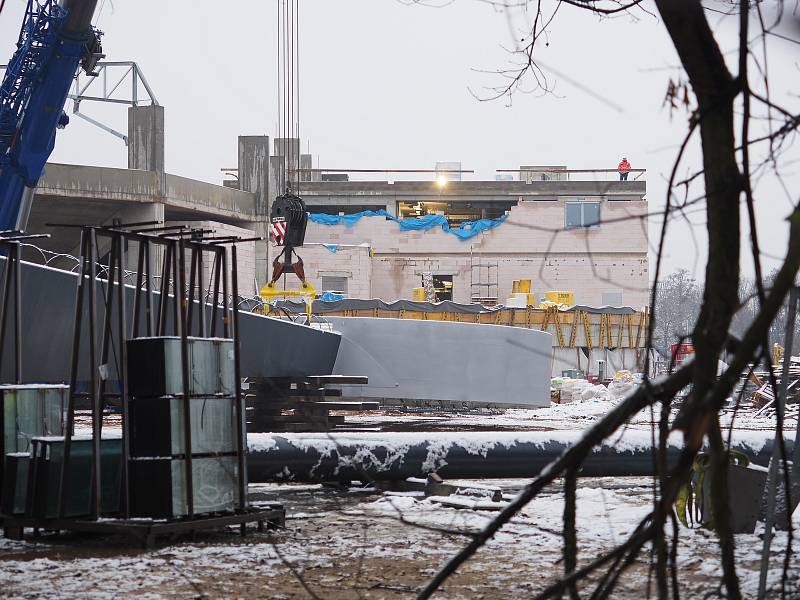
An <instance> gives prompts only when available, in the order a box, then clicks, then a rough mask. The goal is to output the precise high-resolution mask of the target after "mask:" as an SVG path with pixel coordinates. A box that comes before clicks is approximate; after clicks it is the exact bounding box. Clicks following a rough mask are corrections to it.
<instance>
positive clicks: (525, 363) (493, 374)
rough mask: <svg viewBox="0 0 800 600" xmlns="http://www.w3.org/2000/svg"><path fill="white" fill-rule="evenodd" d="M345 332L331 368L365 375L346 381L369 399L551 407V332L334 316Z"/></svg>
mask: <svg viewBox="0 0 800 600" xmlns="http://www.w3.org/2000/svg"><path fill="white" fill-rule="evenodd" d="M329 320H330V322H331V323H332V324H333V327H334V330H335V331H338V332H340V333H341V334H342V342H341V345H340V346H339V354H338V356H337V358H336V364H335V366H334V373H336V374H340V375H367V376H368V377H369V385H366V386H346V387H345V394H347V395H352V396H356V397H364V398H387V399H408V400H423V401H434V402H435V401H443V402H469V403H478V404H483V405H486V404H506V405H507V404H513V405H526V406H549V405H550V364H551V360H552V359H551V346H552V340H553V338H552V336H551V335H550V334H549V333H545V332H542V331H537V330H532V329H522V328H517V327H503V326H499V325H479V324H475V323H451V322H442V321H413V320H400V319H373V318H366V317H364V318H361V317H330V318H329Z"/></svg>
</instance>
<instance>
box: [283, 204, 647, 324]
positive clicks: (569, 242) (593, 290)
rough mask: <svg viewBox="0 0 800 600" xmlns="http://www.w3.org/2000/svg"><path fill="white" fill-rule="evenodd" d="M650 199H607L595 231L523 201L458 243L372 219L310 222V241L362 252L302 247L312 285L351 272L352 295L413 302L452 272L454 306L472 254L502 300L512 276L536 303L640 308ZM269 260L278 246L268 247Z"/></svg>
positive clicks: (558, 210) (465, 285) (466, 288)
mask: <svg viewBox="0 0 800 600" xmlns="http://www.w3.org/2000/svg"><path fill="white" fill-rule="evenodd" d="M646 214H647V202H644V201H622V202H608V201H603V202H602V205H601V219H602V221H603V222H602V224H601V225H600V226H599V227H596V228H592V229H574V230H564V202H563V201H552V202H534V201H531V202H523V203H521V204H519V205H518V206H516V207H514V208H513V209H512V210H511V213H510V215H509V218H508V219H507V220H506V222H505V223H503V224H502V225H500V226H499V227H497V228H495V229H492V230H491V231H488V232H485V233H482V234H480V235H478V236H476V237H474V238H472V239H470V240H466V241H462V240H460V239H459V238H457V237H456V236H454V235H452V234H449V233H446V232H443V231H441V230H438V229H436V230H430V231H427V232H404V231H401V230H400V228H399V226H398V225H397V223H395V222H392V221H387V220H385V219H382V218H380V217H366V218H363V219H361V220H360V221H359V222H358V223H357V224H356V225H354V226H353V227H352V228H347V227H345V226H344V225H337V226H329V225H317V224H314V223H309V224H308V230H307V233H306V241H307V242H319V243H333V244H362V243H365V242H366V243H369V244H371V245H372V247H373V248H374V252H375V256H374V257H373V258H371V259H370V258H369V254H368V251H367V249H365V248H341V249H340V250H339V251H338V252H336V253H332V252H330V251H328V250H326V249H325V248H323V247H322V246H316V245H310V246H304V247H303V248H301V249H299V250H298V253H299V254H300V256H301V257H302V258H303V261H304V262H305V265H306V274H307V276H308V278H309V280H310V281H311V282H312V285H314V286H315V287H319V286H320V285H321V279H320V277H319V273H320V272H330V271H346V272H350V273H351V280H350V283H349V295H350V297H353V298H369V297H372V298H382V299H384V300H387V301H391V300H395V299H397V298H410V297H411V290H412V288H414V287H419V286H420V285H421V282H422V279H421V275H420V273H421V272H423V271H432V272H434V273H441V274H454V277H453V292H454V300H456V301H459V302H469V301H470V298H471V288H470V283H471V269H470V252H471V251H472V253H473V254H474V256H475V257H478V258H481V259H482V260H484V261H487V262H496V263H498V280H499V293H498V296H499V297H500V300H501V301H503V300H504V299H505V298H506V297H507V296H508V294H509V293H510V292H511V282H512V281H513V280H515V279H531V280H532V287H533V290H532V291H533V292H534V293H535V294H537V295H539V296H541V295H543V294H544V292H546V291H549V290H572V291H574V292H575V300H576V302H578V303H584V304H594V305H599V304H600V303H601V300H602V294H603V292H610V291H619V290H621V291H622V293H623V300H624V303H625V304H628V305H631V306H633V307H635V308H639V307H641V306H644V305H645V304H646V303H647V298H648V259H647V250H648V246H647V223H646V220H645V219H646ZM270 252H271V256H270V260H272V257H273V256H274V253H275V248H274V247H272V248H270ZM287 283H288V284H289V286H290V287H292V288H296V287H297V284H296V282H295V281H294V278H292V277H290V278H289V279H288V280H287Z"/></svg>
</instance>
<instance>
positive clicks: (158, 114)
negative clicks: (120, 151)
mask: <svg viewBox="0 0 800 600" xmlns="http://www.w3.org/2000/svg"><path fill="white" fill-rule="evenodd" d="M128 168H129V169H141V170H143V171H155V172H157V173H163V172H164V107H163V106H155V105H152V106H131V107H129V108H128Z"/></svg>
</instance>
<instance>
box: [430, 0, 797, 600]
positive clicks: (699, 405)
mask: <svg viewBox="0 0 800 600" xmlns="http://www.w3.org/2000/svg"><path fill="white" fill-rule="evenodd" d="M491 4H493V5H495V6H502V5H504V6H506V7H507V6H509V5H511V4H513V5H515V6H525V7H530V14H531V17H530V33H529V35H528V36H527V37H526V38H525V39H524V40H523V47H522V48H520V49H519V50H518V52H517V53H516V55H515V56H516V57H517V58H518V59H519V61H518V62H517V63H516V64H514V65H513V66H512V67H511V68H509V69H505V70H500V71H498V72H497V74H498V75H500V76H501V77H502V78H503V81H502V84H501V85H500V86H499V87H497V88H495V89H494V90H493V92H494V94H493V97H503V96H508V95H510V94H513V93H514V92H515V91H516V90H517V89H518V88H519V86H520V85H521V82H523V81H524V80H525V78H531V79H533V81H534V82H535V84H536V85H539V86H540V87H542V88H546V81H545V80H544V78H543V77H542V72H541V70H540V69H539V67H538V65H537V60H536V57H537V49H538V47H539V46H538V44H539V42H541V41H542V40H543V38H544V37H545V36H546V34H547V31H548V29H549V28H551V27H553V26H554V19H555V16H556V13H557V12H558V11H559V9H562V8H577V9H580V10H589V11H592V12H594V13H596V14H598V15H602V16H609V15H613V14H618V13H622V12H626V11H638V10H645V8H644V7H643V6H642V4H641V1H640V0H633V1H631V2H622V1H614V0H560V1H558V0H557V1H555V2H552V3H546V2H545V1H544V0H538V1H537V2H513V3H511V2H501V1H499V0H498V1H492V2H491ZM655 7H656V10H657V12H658V15H659V17H660V20H661V22H662V23H663V25H664V27H665V28H666V30H667V32H668V34H669V36H670V38H671V40H672V42H673V45H674V47H675V49H676V51H677V54H678V56H679V58H680V61H681V65H682V67H683V70H684V72H685V75H686V78H687V79H688V84H686V87H685V89H684V94H683V97H684V98H685V101H684V104H685V105H687V106H690V107H691V111H690V112H691V114H690V118H689V121H688V128H687V133H686V137H685V139H684V142H683V144H682V145H681V148H680V150H679V152H678V154H677V157H676V159H675V163H674V166H673V169H672V174H671V177H670V180H669V186H668V192H667V198H666V203H665V208H664V213H663V223H662V231H661V236H660V240H659V246H658V255H657V258H656V265H655V280H656V282H658V281H659V279H660V272H661V257H662V251H663V248H664V243H665V233H666V228H667V226H668V224H669V222H670V218H671V217H672V216H673V215H674V214H676V213H679V212H680V211H681V210H682V209H683V208H684V207H685V205H686V200H685V198H687V197H688V193H687V190H688V189H689V187H690V186H692V185H694V186H698V185H700V186H702V194H701V198H700V200H702V202H703V204H704V205H705V217H706V229H707V234H708V260H707V263H706V268H705V277H704V284H703V289H702V297H701V302H700V305H699V311H698V313H697V319H696V322H694V326H693V329H692V331H691V339H692V341H693V343H694V346H695V359H694V361H693V362H692V363H690V364H688V365H686V366H683V367H681V368H680V369H678V370H677V371H675V372H673V373H672V374H670V375H669V376H668V377H666V378H665V379H663V380H661V381H652V380H649V379H648V380H645V383H644V385H643V386H642V387H641V388H639V389H638V390H637V391H636V392H635V393H634V394H633V395H631V396H629V397H628V398H627V399H626V400H624V401H623V402H622V403H621V404H619V405H618V406H617V407H616V408H615V409H613V410H612V411H611V412H610V413H608V414H607V415H606V416H605V417H604V418H603V419H601V420H600V421H598V422H597V423H596V424H595V425H593V426H592V427H591V428H589V429H588V430H587V431H586V432H585V434H584V436H583V437H582V439H581V440H580V441H579V442H577V443H576V444H575V445H574V446H573V447H572V448H570V449H569V450H568V451H567V452H566V453H565V454H564V455H562V456H561V457H559V458H558V459H557V460H555V461H554V462H553V463H552V464H550V465H549V466H548V467H547V468H546V469H544V470H543V471H542V473H540V475H539V476H538V477H537V478H536V479H534V480H533V481H531V482H530V483H529V484H528V485H527V486H526V487H525V488H524V490H523V491H522V492H521V493H520V494H519V496H518V497H517V498H516V499H515V500H514V501H512V502H511V503H510V504H509V505H508V506H507V507H506V508H505V509H504V510H503V511H502V512H501V513H500V514H499V515H498V516H497V518H495V519H494V520H493V521H492V522H491V523H490V524H489V525H488V526H487V527H486V528H485V529H484V530H483V531H482V532H481V533H480V534H478V535H476V536H475V537H474V538H473V539H472V541H471V542H470V543H469V544H467V545H466V546H465V547H464V548H463V549H462V550H461V551H460V552H459V553H458V554H457V555H456V556H454V557H453V558H452V559H451V560H450V561H449V562H448V563H447V564H445V565H444V566H443V567H442V569H441V570H440V571H439V572H438V573H437V574H436V575H435V576H434V577H433V578H432V579H431V580H430V582H429V583H428V584H427V586H426V587H425V588H424V589H423V590H422V591H421V593H420V597H421V598H427V597H430V596H431V595H432V594H433V593H434V592H435V591H436V590H437V589H438V588H439V587H440V586H441V585H442V583H443V582H444V581H445V580H446V579H447V578H448V577H449V576H450V575H452V574H453V573H454V572H455V571H456V570H457V569H458V568H459V567H460V566H461V565H463V564H464V563H465V561H467V560H469V559H470V557H472V556H473V554H474V553H475V552H476V551H477V550H478V549H479V548H480V547H481V546H483V545H484V544H485V543H486V542H487V541H488V540H489V539H491V538H492V536H494V534H495V533H496V532H497V531H498V530H499V529H500V528H501V527H503V526H504V525H505V524H506V523H508V522H509V521H510V520H511V519H512V517H514V516H515V515H516V514H517V513H518V512H519V511H520V510H521V509H522V508H523V507H524V506H525V505H526V504H528V503H529V502H531V501H532V500H534V499H535V498H536V497H537V495H538V494H539V493H540V492H541V491H542V490H543V489H544V488H545V487H546V486H547V485H549V484H551V483H553V482H554V481H555V480H556V479H557V478H560V477H565V478H566V484H565V492H566V493H565V496H566V507H565V512H564V541H565V559H566V560H565V561H564V562H565V567H566V570H567V572H566V573H565V574H564V576H563V577H561V578H560V579H559V580H558V581H556V582H555V583H553V584H552V585H551V586H550V587H548V588H547V589H546V590H544V591H543V592H542V593H541V594H540V597H543V598H547V597H560V596H561V595H562V594H563V593H564V592H567V591H569V593H570V595H571V596H572V597H575V596H576V595H577V589H578V587H577V586H578V584H579V583H580V584H584V585H586V584H587V582H588V581H591V584H592V585H593V586H594V593H593V595H592V598H608V597H612V596H613V592H614V589H615V587H616V585H617V583H618V581H619V579H620V577H622V576H623V574H624V573H625V571H626V570H627V569H628V568H630V567H631V565H632V564H634V563H635V561H636V560H637V558H638V557H639V556H640V554H641V552H642V551H643V549H644V548H645V547H647V546H648V545H649V547H650V548H651V551H652V555H653V556H654V565H653V568H654V573H655V581H656V589H657V592H658V597H659V598H662V599H666V598H669V597H670V596H674V597H677V595H678V589H677V573H676V569H677V567H676V566H675V564H674V560H672V561H671V560H670V559H669V557H670V555H673V556H674V554H673V552H674V547H675V545H676V544H677V543H678V540H677V534H675V533H674V531H676V529H674V530H673V526H674V522H675V521H674V510H673V504H674V502H675V500H676V497H677V494H678V490H679V489H680V487H681V486H682V485H683V484H684V483H685V482H686V481H687V480H688V479H689V477H690V476H691V469H692V464H693V461H694V459H695V457H696V455H697V453H698V452H699V451H700V450H701V448H703V445H704V443H706V444H707V448H708V451H709V453H710V456H711V467H710V471H709V476H710V478H711V479H710V482H711V500H712V509H713V513H714V515H715V526H716V532H717V536H718V541H719V552H720V557H721V561H722V568H723V578H722V580H723V587H724V590H725V595H726V596H727V597H728V598H734V599H735V598H740V597H741V591H740V584H739V579H738V576H737V570H736V564H735V560H734V537H733V534H732V531H731V525H730V511H729V506H728V497H727V490H728V482H727V477H728V462H729V457H728V450H727V448H726V445H725V440H724V438H723V434H722V429H721V426H720V420H719V413H720V411H721V409H722V406H723V403H724V402H725V400H726V399H727V398H728V396H729V395H730V393H731V391H732V389H733V386H734V384H735V383H736V382H737V380H738V379H739V377H740V374H741V373H742V371H743V370H744V369H746V368H747V366H748V365H749V364H751V363H754V362H758V361H759V360H760V359H761V358H762V357H763V356H765V355H768V354H769V345H770V342H769V334H770V331H771V329H772V328H773V327H774V326H775V323H776V318H777V317H778V316H779V314H780V312H781V308H782V307H783V306H784V302H785V299H786V296H787V293H788V291H789V290H790V288H791V287H792V285H794V281H795V278H796V275H797V272H798V267H800V209H798V207H797V202H796V201H793V206H794V208H793V210H792V212H791V214H790V215H788V222H789V228H790V232H789V244H788V248H787V251H786V255H785V257H784V259H783V262H782V265H781V266H780V268H779V269H778V270H777V271H776V272H775V274H774V277H772V278H771V281H770V282H769V285H766V283H767V282H765V279H764V277H763V275H762V271H761V251H760V247H759V240H758V236H757V229H756V211H755V208H754V202H755V200H754V193H753V185H752V183H751V177H752V176H753V174H754V172H755V171H756V170H757V169H771V170H772V175H773V176H774V177H776V178H780V171H779V166H778V165H779V161H778V158H779V156H780V153H781V152H782V151H783V150H784V149H785V148H786V147H787V145H788V144H789V143H790V142H791V139H792V136H793V134H794V132H795V131H796V129H797V127H798V125H800V114H797V113H796V112H792V110H790V109H788V108H785V107H783V106H780V105H778V104H777V103H775V102H774V101H773V100H772V99H771V97H770V92H769V90H770V86H769V81H768V72H769V69H768V65H767V64H766V39H767V37H768V36H771V35H779V34H777V33H776V31H775V29H776V27H777V25H778V23H779V21H780V19H781V18H782V17H783V11H782V10H781V8H782V7H781V6H780V5H778V9H779V10H778V12H777V18H776V19H774V20H773V21H772V22H770V23H768V22H767V21H766V17H765V15H764V14H763V12H762V4H761V3H757V2H756V3H751V2H748V1H747V0H741V2H729V3H719V4H717V5H714V6H709V7H704V5H703V4H702V3H701V2H700V0H682V1H675V0H655ZM708 11H713V12H714V13H715V14H720V13H721V14H723V15H727V16H728V17H730V18H737V19H738V25H739V40H738V55H737V59H738V60H737V61H736V62H737V64H738V69H737V73H736V74H733V73H731V71H730V70H729V68H728V66H727V64H726V62H725V59H724V55H723V52H722V51H721V49H720V46H719V44H718V41H717V39H716V38H715V36H714V33H713V32H712V28H711V26H710V24H709V20H708V16H707V13H708ZM751 21H752V22H754V23H757V26H756V27H753V28H752V29H753V30H755V32H756V33H755V35H754V34H753V32H752V31H751ZM751 36H752V37H751ZM759 44H763V45H764V51H763V57H761V54H759V57H758V58H757V57H756V54H755V50H754V48H755V47H756V46H757V45H759ZM753 62H755V63H756V64H757V70H758V75H757V76H755V77H753V76H751V75H750V67H751V63H753ZM755 83H758V85H756V84H755ZM671 85H672V89H673V95H678V94H680V88H681V86H683V85H684V84H681V83H678V84H675V83H672V82H671ZM689 90H691V95H692V96H693V101H691V100H690V98H689V94H688V91H689ZM759 90H761V91H759ZM737 111H738V112H737ZM755 113H757V114H758V118H759V122H763V123H766V127H765V128H764V131H763V132H762V133H760V134H759V135H754V134H753V133H752V132H751V125H752V121H753V119H754V115H755ZM695 134H698V135H699V141H700V146H701V148H702V156H703V158H702V165H699V166H698V167H697V168H696V170H695V171H694V173H693V174H692V175H691V176H690V177H688V178H687V179H685V180H683V181H677V177H676V174H677V172H678V169H679V166H680V165H681V163H682V161H683V159H684V153H685V150H686V148H687V146H688V144H689V141H690V139H691V138H692V137H693V136H694V135H695ZM757 145H760V146H759V147H763V146H765V145H766V146H767V147H768V148H767V152H766V158H765V159H764V160H763V161H762V162H760V163H758V164H754V162H755V161H754V159H753V158H752V157H751V151H752V150H753V149H754V148H756V147H757ZM695 202H696V201H695ZM740 207H744V208H745V209H746V211H745V213H746V215H747V222H746V227H747V229H746V231H748V232H749V239H750V242H749V248H747V249H746V251H748V252H749V253H750V254H751V255H752V261H753V263H754V265H755V279H754V282H753V288H754V302H755V305H754V306H755V307H756V308H755V309H754V310H753V312H752V318H749V319H746V321H747V325H746V327H745V328H744V329H743V330H742V334H741V337H740V339H739V340H738V341H737V342H736V343H735V344H734V345H731V344H730V343H729V341H730V338H729V331H730V329H731V326H732V323H733V319H734V317H735V316H736V315H737V313H738V312H739V311H740V310H741V308H742V305H743V301H744V302H745V303H746V300H747V299H742V298H740V295H739V286H740V269H741V253H742V251H743V250H742V248H740V245H741V244H740V239H741V232H742V227H743V225H742V223H740V217H739V215H740ZM659 292H660V288H659V286H658V285H657V284H656V286H655V288H654V291H653V294H652V304H651V310H652V313H653V314H652V321H651V324H652V325H653V327H651V330H650V333H649V344H650V346H651V347H652V346H653V345H654V344H655V343H656V337H657V334H656V328H657V327H662V328H663V327H669V326H670V324H669V319H670V318H672V317H670V316H669V315H664V319H665V320H664V324H662V325H659V320H660V318H661V315H660V314H659V311H658V310H657V308H658V306H659V303H658V294H659ZM662 343H663V342H662ZM726 350H727V351H729V352H730V354H731V355H732V358H731V360H730V363H729V367H728V368H727V370H725V371H724V372H723V373H722V375H721V376H719V377H718V376H717V370H718V361H719V360H720V358H721V356H722V355H723V352H725V351H726ZM773 381H774V378H773ZM687 388H690V390H691V392H690V393H689V395H688V397H687V398H686V400H685V401H684V402H683V403H682V405H681V406H680V409H679V410H678V411H677V414H676V415H675V417H674V419H672V420H670V409H671V406H672V404H671V403H672V400H673V399H674V398H675V397H676V395H677V394H679V393H682V392H685V390H686V389H687ZM657 402H660V403H661V413H660V420H659V423H658V437H657V439H658V440H659V444H658V449H657V456H656V465H657V478H658V485H657V486H656V488H655V491H654V494H655V498H654V504H653V510H652V512H650V514H649V515H648V516H647V517H646V518H645V519H643V520H642V521H641V522H640V524H639V525H638V527H637V528H636V529H635V530H634V532H633V533H632V534H631V535H630V536H629V538H628V539H627V540H626V541H625V542H624V543H622V544H620V545H619V546H617V547H616V548H614V549H613V550H612V551H610V552H608V553H607V554H605V555H603V556H600V557H597V558H595V559H594V560H592V561H591V562H589V563H587V564H584V565H579V564H576V562H575V560H574V548H575V530H574V509H575V499H574V490H575V485H574V476H575V473H576V470H578V469H579V468H580V466H581V464H582V463H583V461H584V460H585V459H586V457H587V456H588V454H589V453H590V452H591V451H592V449H593V448H594V447H595V446H597V445H598V444H600V443H601V442H602V441H603V440H605V439H606V438H608V437H609V436H611V435H612V434H613V433H614V432H615V431H617V430H618V429H619V428H620V427H622V426H624V425H625V424H626V423H627V422H628V421H629V419H630V418H631V417H632V416H633V415H635V414H636V413H638V412H639V411H641V410H642V409H643V408H645V407H648V406H652V405H654V404H655V403H657ZM777 427H778V430H779V431H780V427H781V423H778V424H777ZM672 431H680V432H682V433H683V440H684V441H683V448H682V451H681V453H680V457H679V460H678V461H677V464H675V466H673V467H672V468H669V469H668V467H667V461H666V441H667V437H668V435H669V433H670V432H672ZM784 456H785V452H784ZM668 529H669V530H671V531H673V539H672V544H673V548H672V549H671V550H670V549H668V544H667V535H666V531H667V530H668ZM787 546H788V547H787V555H788V553H790V552H791V537H790V543H789V544H788V545H787ZM571 554H572V555H573V556H572V557H571V558H570V555H571ZM588 578H591V579H588ZM784 583H785V571H784Z"/></svg>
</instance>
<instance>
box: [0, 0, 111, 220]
mask: <svg viewBox="0 0 800 600" xmlns="http://www.w3.org/2000/svg"><path fill="white" fill-rule="evenodd" d="M96 3H97V2H96V0H64V2H63V4H62V5H59V4H58V3H57V2H55V0H45V1H44V2H33V1H29V2H28V7H27V9H26V14H25V20H24V22H23V25H22V30H21V33H20V41H19V44H18V48H17V51H16V52H15V54H14V56H13V57H12V59H11V61H9V65H8V68H7V69H6V73H5V77H4V79H3V83H2V85H1V86H0V230H6V229H19V228H24V227H25V225H26V224H27V213H28V212H29V211H30V201H31V200H32V190H33V189H34V188H35V187H36V184H37V182H38V181H39V178H40V177H41V176H42V173H43V170H44V166H45V164H46V162H47V160H48V158H49V157H50V154H51V153H52V151H53V148H54V146H55V136H56V130H57V129H58V128H59V127H61V126H63V125H64V124H65V123H66V121H67V120H66V119H65V115H64V105H65V103H66V101H67V94H68V93H69V90H70V86H71V85H72V81H73V78H74V76H75V73H76V72H77V70H78V67H79V66H80V65H81V64H82V63H83V65H84V68H86V67H87V66H89V67H91V68H93V66H94V64H95V62H96V60H97V58H98V57H99V56H101V54H100V44H99V34H98V33H97V32H96V31H94V30H93V29H92V27H91V17H92V15H93V13H94V8H95V5H96Z"/></svg>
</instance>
